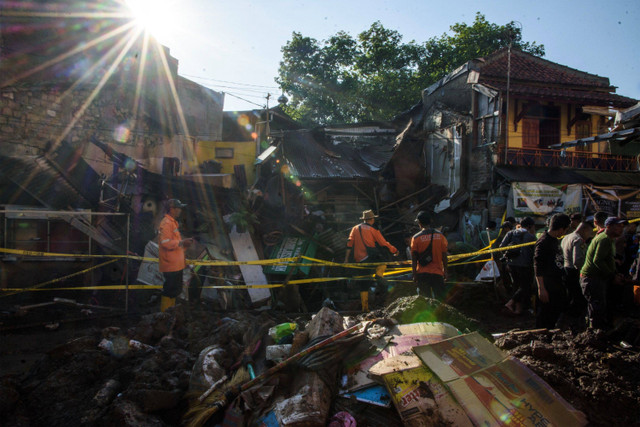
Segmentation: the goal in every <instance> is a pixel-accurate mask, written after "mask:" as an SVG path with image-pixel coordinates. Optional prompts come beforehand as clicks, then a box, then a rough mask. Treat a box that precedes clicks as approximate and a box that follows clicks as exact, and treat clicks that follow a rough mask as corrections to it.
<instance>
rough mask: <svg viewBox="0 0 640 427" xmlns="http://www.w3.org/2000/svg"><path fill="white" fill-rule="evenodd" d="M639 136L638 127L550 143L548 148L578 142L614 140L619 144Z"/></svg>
mask: <svg viewBox="0 0 640 427" xmlns="http://www.w3.org/2000/svg"><path fill="white" fill-rule="evenodd" d="M638 138H640V128H631V129H623V130H618V131H614V132H608V133H603V134H600V135H595V136H590V137H588V138H582V139H575V140H573V141H568V142H563V143H561V144H554V145H550V146H549V148H565V147H575V146H576V145H580V144H592V143H594V142H600V141H614V142H618V143H619V144H620V145H624V144H626V143H627V142H630V141H633V140H636V139H638Z"/></svg>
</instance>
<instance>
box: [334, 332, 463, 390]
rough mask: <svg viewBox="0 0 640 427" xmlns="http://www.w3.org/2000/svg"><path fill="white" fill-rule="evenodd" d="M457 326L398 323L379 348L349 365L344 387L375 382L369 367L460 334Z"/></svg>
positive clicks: (367, 384) (358, 386) (354, 386)
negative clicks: (413, 348)
mask: <svg viewBox="0 0 640 427" xmlns="http://www.w3.org/2000/svg"><path fill="white" fill-rule="evenodd" d="M459 334H460V331H458V329H457V328H455V327H453V326H451V325H449V324H447V323H436V322H421V323H411V324H408V325H397V326H396V327H394V328H393V329H391V330H390V331H389V332H388V335H389V336H390V339H389V338H387V341H383V343H384V346H383V345H380V347H379V350H378V351H377V352H376V353H375V354H373V355H370V356H369V357H367V358H365V359H364V360H361V361H358V362H356V363H354V364H352V365H349V366H348V368H347V372H346V378H345V379H343V384H342V387H343V389H344V390H347V391H354V390H358V389H360V388H363V387H368V386H370V385H372V384H374V383H375V381H374V380H373V379H372V378H370V377H369V369H370V368H371V367H372V366H373V365H375V364H376V363H378V362H380V361H381V360H383V359H386V358H389V357H395V356H398V355H400V354H402V353H406V352H410V351H411V348H412V347H413V346H417V345H423V344H428V343H433V342H438V341H441V340H443V339H446V338H450V337H453V336H456V335H459Z"/></svg>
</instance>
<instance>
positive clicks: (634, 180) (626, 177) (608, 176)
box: [577, 170, 640, 187]
mask: <svg viewBox="0 0 640 427" xmlns="http://www.w3.org/2000/svg"><path fill="white" fill-rule="evenodd" d="M577 172H578V173H579V174H580V175H582V176H584V177H585V178H587V179H588V180H589V181H590V182H591V183H593V184H599V185H631V186H634V187H638V186H640V172H611V171H597V170H579V171H577Z"/></svg>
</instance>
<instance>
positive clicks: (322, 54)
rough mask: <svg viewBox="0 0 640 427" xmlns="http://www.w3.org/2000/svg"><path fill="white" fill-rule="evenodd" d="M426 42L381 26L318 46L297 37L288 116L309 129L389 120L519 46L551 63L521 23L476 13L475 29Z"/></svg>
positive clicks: (286, 86)
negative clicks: (477, 64) (426, 92)
mask: <svg viewBox="0 0 640 427" xmlns="http://www.w3.org/2000/svg"><path fill="white" fill-rule="evenodd" d="M450 30H451V34H447V33H445V34H443V35H442V36H439V37H433V38H431V39H429V40H427V41H426V42H424V43H416V42H415V41H413V40H412V41H410V42H408V43H403V41H402V35H401V34H400V33H399V32H397V31H395V30H389V29H387V28H385V27H384V26H383V25H382V24H381V23H380V22H374V23H373V24H372V25H371V28H369V29H368V30H366V31H364V32H362V33H360V34H359V35H358V36H357V38H353V37H351V36H350V35H349V34H347V33H345V32H343V31H341V32H339V33H337V34H335V35H334V36H332V37H330V38H329V39H328V40H325V41H322V42H318V41H317V40H316V39H313V38H310V37H305V36H303V35H302V34H301V33H298V32H294V33H293V34H292V38H291V40H290V41H288V42H287V44H286V45H285V46H283V47H282V61H281V62H280V69H279V77H278V78H277V79H276V81H277V82H278V84H280V86H281V87H282V89H283V90H284V91H286V92H287V93H288V94H289V95H290V98H291V100H290V103H289V105H287V106H286V107H285V108H286V112H287V113H288V114H290V115H291V116H292V117H293V118H295V119H297V120H299V121H301V122H302V123H305V124H307V125H312V124H330V123H351V122H356V121H366V120H388V119H390V118H391V117H392V116H394V115H395V114H398V113H399V112H401V111H404V110H407V109H408V108H410V107H411V106H412V105H413V104H415V103H416V102H417V101H418V100H419V99H420V93H421V90H422V89H424V88H426V87H428V86H429V85H431V84H432V83H434V82H436V81H437V80H438V79H440V78H441V77H442V76H444V75H445V74H447V73H448V72H449V71H451V70H453V69H454V68H455V67H458V66H460V65H462V64H463V63H464V62H466V61H469V60H471V59H474V58H478V57H482V56H486V55H488V54H490V53H492V52H493V51H495V50H498V49H500V48H501V47H504V46H507V45H508V44H509V42H511V43H512V46H513V47H515V48H518V49H521V50H523V51H525V52H529V53H531V54H533V55H537V56H544V46H543V45H538V44H536V43H535V42H532V43H529V42H523V41H522V31H521V29H520V28H518V27H517V26H516V24H515V23H514V22H509V23H508V24H506V25H497V24H492V23H490V22H488V21H487V20H486V19H485V17H484V15H482V14H481V13H479V12H478V13H477V14H476V17H475V20H474V22H473V24H472V25H467V24H465V23H457V24H454V25H452V26H451V27H450Z"/></svg>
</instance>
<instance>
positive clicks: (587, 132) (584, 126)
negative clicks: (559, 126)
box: [576, 120, 591, 151]
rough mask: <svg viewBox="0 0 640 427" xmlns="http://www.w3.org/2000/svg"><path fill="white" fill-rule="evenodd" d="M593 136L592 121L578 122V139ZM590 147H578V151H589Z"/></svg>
mask: <svg viewBox="0 0 640 427" xmlns="http://www.w3.org/2000/svg"><path fill="white" fill-rule="evenodd" d="M590 136H591V120H579V121H577V122H576V139H583V138H588V137H590ZM589 150H590V146H589V145H578V146H577V147H576V151H589Z"/></svg>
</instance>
